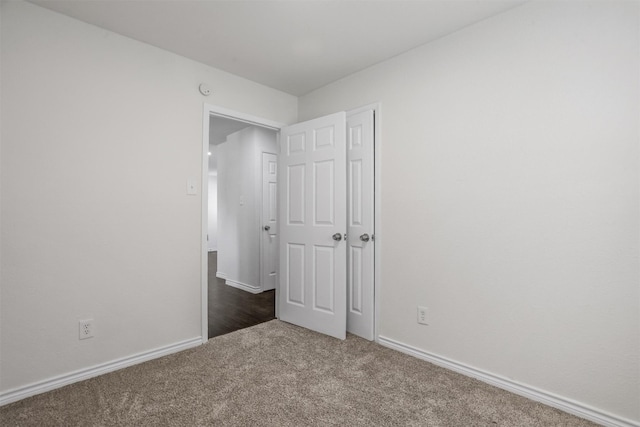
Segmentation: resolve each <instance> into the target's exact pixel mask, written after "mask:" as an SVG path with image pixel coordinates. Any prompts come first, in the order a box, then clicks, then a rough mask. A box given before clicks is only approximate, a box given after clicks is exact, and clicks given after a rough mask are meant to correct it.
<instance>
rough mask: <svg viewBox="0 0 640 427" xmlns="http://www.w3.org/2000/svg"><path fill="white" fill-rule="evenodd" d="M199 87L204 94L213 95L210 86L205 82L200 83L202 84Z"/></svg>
mask: <svg viewBox="0 0 640 427" xmlns="http://www.w3.org/2000/svg"><path fill="white" fill-rule="evenodd" d="M198 89H199V90H200V93H201V94H203V95H204V96H209V95H211V89H210V88H209V86H207V85H206V84H204V83H200V86H198Z"/></svg>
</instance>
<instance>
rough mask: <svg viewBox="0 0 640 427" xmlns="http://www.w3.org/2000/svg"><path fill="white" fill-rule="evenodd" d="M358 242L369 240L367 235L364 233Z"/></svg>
mask: <svg viewBox="0 0 640 427" xmlns="http://www.w3.org/2000/svg"><path fill="white" fill-rule="evenodd" d="M360 240H362V241H363V242H368V241H369V240H370V239H369V235H368V234H367V233H364V234H363V235H361V236H360Z"/></svg>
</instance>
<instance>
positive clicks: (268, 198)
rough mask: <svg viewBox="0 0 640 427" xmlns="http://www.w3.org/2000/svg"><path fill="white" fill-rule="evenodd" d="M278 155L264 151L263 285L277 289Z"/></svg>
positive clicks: (261, 260) (265, 288) (266, 287)
mask: <svg viewBox="0 0 640 427" xmlns="http://www.w3.org/2000/svg"><path fill="white" fill-rule="evenodd" d="M277 178H278V156H276V155H275V154H271V153H262V251H261V252H260V254H261V259H260V262H261V271H260V274H261V287H262V290H263V291H268V290H271V289H275V287H276V270H277V267H278V261H277V260H278V220H277V219H278V179H277Z"/></svg>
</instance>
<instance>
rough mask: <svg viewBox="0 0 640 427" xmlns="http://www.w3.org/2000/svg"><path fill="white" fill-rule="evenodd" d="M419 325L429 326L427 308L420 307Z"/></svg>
mask: <svg viewBox="0 0 640 427" xmlns="http://www.w3.org/2000/svg"><path fill="white" fill-rule="evenodd" d="M418 323H420V324H421V325H428V324H429V323H427V307H420V306H418Z"/></svg>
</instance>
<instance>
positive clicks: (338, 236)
mask: <svg viewBox="0 0 640 427" xmlns="http://www.w3.org/2000/svg"><path fill="white" fill-rule="evenodd" d="M331 237H332V238H333V240H335V241H336V242H339V241H340V240H342V234H340V233H336V234H334V235H333V236H331Z"/></svg>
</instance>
